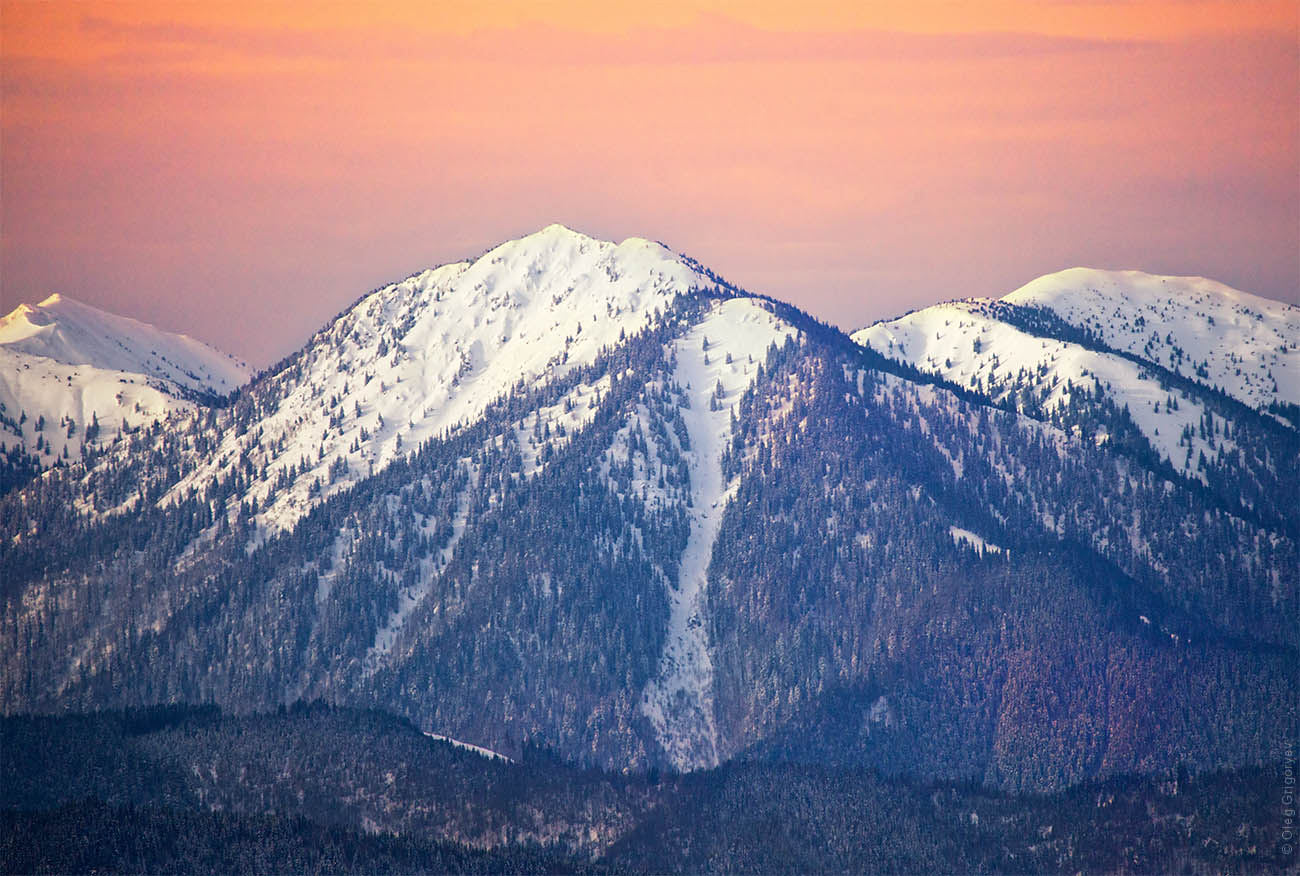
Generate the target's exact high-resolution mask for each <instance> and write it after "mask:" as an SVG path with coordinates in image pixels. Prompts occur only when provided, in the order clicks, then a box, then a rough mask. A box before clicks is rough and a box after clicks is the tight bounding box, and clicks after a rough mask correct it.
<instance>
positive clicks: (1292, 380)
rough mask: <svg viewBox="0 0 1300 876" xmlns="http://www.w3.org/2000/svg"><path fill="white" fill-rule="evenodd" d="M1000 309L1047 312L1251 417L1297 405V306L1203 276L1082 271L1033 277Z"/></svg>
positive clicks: (1299, 355) (1299, 319) (1299, 311)
mask: <svg viewBox="0 0 1300 876" xmlns="http://www.w3.org/2000/svg"><path fill="white" fill-rule="evenodd" d="M1002 300H1003V301H1005V302H1007V303H1009V304H1018V305H1022V306H1033V307H1042V308H1046V309H1048V310H1051V311H1053V312H1055V313H1056V314H1057V315H1058V316H1059V317H1061V318H1062V319H1064V320H1065V321H1066V322H1068V323H1070V324H1071V325H1074V326H1078V327H1080V328H1086V329H1088V330H1090V331H1091V332H1093V333H1094V334H1095V335H1097V336H1098V337H1099V338H1100V339H1101V340H1102V342H1103V343H1105V345H1106V346H1108V347H1111V348H1112V349H1115V350H1121V351H1123V352H1126V353H1131V354H1133V355H1135V356H1141V357H1142V358H1144V359H1147V360H1148V361H1151V362H1154V363H1156V364H1158V365H1160V366H1162V367H1164V368H1167V369H1169V370H1170V371H1173V372H1174V373H1176V374H1181V375H1183V376H1184V377H1188V378H1191V379H1194V380H1198V381H1200V382H1201V383H1204V384H1206V385H1207V386H1212V387H1217V388H1218V389H1220V390H1222V391H1223V392H1225V393H1227V394H1228V395H1230V396H1233V397H1234V398H1236V399H1237V400H1239V401H1241V402H1244V403H1245V404H1246V405H1248V406H1250V407H1252V408H1266V407H1268V405H1269V404H1270V403H1272V402H1274V401H1280V402H1284V403H1287V404H1300V307H1296V306H1294V305H1291V304H1284V303H1282V302H1280V301H1272V300H1270V299H1268V298H1260V297H1259V296H1257V295H1251V294H1249V293H1247V292H1241V291H1239V290H1237V289H1233V288H1231V287H1229V286H1225V285H1224V284H1222V283H1217V282H1215V281H1213V280H1206V279H1204V278H1202V277H1161V276H1155V275H1152V274H1144V273H1142V272H1140V271H1098V270H1091V269H1088V268H1071V269H1069V270H1067V271H1061V272H1059V273H1056V274H1049V275H1047V276H1045V277H1039V278H1038V279H1037V280H1034V281H1033V282H1031V283H1028V284H1026V285H1024V286H1022V287H1020V288H1019V289H1017V290H1016V291H1015V292H1012V293H1011V294H1010V295H1007V296H1006V297H1005V298H1003V299H1002Z"/></svg>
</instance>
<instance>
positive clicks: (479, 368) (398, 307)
mask: <svg viewBox="0 0 1300 876" xmlns="http://www.w3.org/2000/svg"><path fill="white" fill-rule="evenodd" d="M708 285H712V281H710V280H709V279H708V278H706V277H705V276H704V275H703V274H702V273H701V272H700V271H699V270H698V269H697V268H696V267H695V266H694V265H693V264H692V263H690V262H689V261H688V260H686V259H684V258H683V257H680V256H677V255H675V254H673V253H672V252H671V251H669V250H668V249H666V248H665V247H664V246H662V245H661V244H657V243H651V242H650V241H647V240H643V239H640V238H631V239H628V240H625V241H623V242H622V243H620V244H614V243H610V242H606V241H599V240H595V239H593V238H590V237H587V236H586V235H584V234H580V233H578V232H575V231H572V230H570V229H568V228H565V227H563V226H560V225H551V226H549V227H547V228H545V229H543V230H541V231H539V232H537V233H535V234H531V235H529V236H527V237H524V238H521V239H519V240H514V241H510V242H507V243H504V244H502V245H500V246H498V247H496V248H494V249H492V250H490V251H488V252H487V253H485V254H484V255H482V256H481V257H479V258H478V259H476V260H474V261H472V262H458V263H454V264H449V265H444V266H442V267H439V268H436V269H431V270H427V271H424V272H422V273H419V274H416V275H415V276H412V277H409V278H408V279H406V280H403V281H402V282H400V283H395V284H393V285H390V286H386V287H384V288H382V289H379V290H377V291H375V292H373V293H371V294H370V295H367V296H366V297H364V298H363V299H361V300H360V301H359V302H358V303H357V304H356V305H355V306H353V307H352V308H351V309H349V310H348V311H347V312H346V313H344V314H343V315H342V316H341V317H339V318H338V319H337V320H335V321H334V322H333V323H332V324H330V325H329V326H328V327H326V328H325V329H324V330H322V331H321V332H320V333H318V334H317V336H316V337H315V338H313V339H312V340H311V342H310V343H309V344H308V345H307V347H306V348H305V349H304V351H303V353H302V354H301V356H300V357H299V358H298V359H297V360H296V361H293V362H291V363H290V364H288V365H287V366H285V368H284V369H283V370H282V371H281V372H279V373H278V374H276V375H273V376H272V377H271V378H270V383H271V385H272V390H275V391H279V392H280V393H281V396H280V398H279V399H278V401H277V403H276V404H275V407H274V410H273V411H272V412H271V413H269V415H266V416H264V417H263V418H261V419H260V420H259V421H258V423H257V428H256V430H255V433H254V434H253V435H247V434H244V433H242V432H240V431H232V432H229V433H227V434H226V436H225V438H224V441H223V444H222V446H221V448H220V450H219V452H218V453H216V454H215V455H214V456H213V457H212V458H211V459H210V460H208V461H207V462H206V463H204V464H203V465H202V466H200V468H199V469H198V470H197V471H195V472H194V473H192V474H191V475H190V476H189V477H187V478H186V479H185V480H184V481H182V482H181V483H180V484H178V485H177V486H176V487H175V489H174V490H173V495H177V494H178V491H183V490H187V489H190V488H201V487H202V486H203V485H205V484H207V483H210V482H211V481H212V480H213V479H215V478H217V477H220V476H222V474H223V473H228V472H229V471H230V470H232V468H233V465H234V463H235V461H236V460H237V459H239V458H241V457H244V458H247V459H248V460H249V461H250V463H251V465H252V467H253V469H255V470H256V472H257V475H256V476H255V477H254V479H253V481H252V483H251V485H250V488H249V490H248V492H247V494H246V497H247V498H250V499H253V500H255V501H256V502H257V504H258V507H259V509H260V511H259V514H258V524H259V526H260V527H261V528H262V530H264V531H267V532H271V531H279V530H284V529H287V528H289V527H291V526H292V525H293V524H294V523H295V522H296V521H297V520H299V519H300V518H301V517H302V515H303V514H305V513H306V512H307V511H308V510H309V509H310V507H311V506H312V505H313V504H314V503H315V502H316V501H318V500H319V498H320V497H323V496H325V495H329V494H330V493H331V492H336V491H338V490H342V489H345V488H347V487H348V486H350V485H352V484H354V483H356V482H357V481H358V480H360V479H362V478H364V477H367V476H368V475H369V474H371V473H373V472H375V471H379V470H381V469H382V468H383V467H385V466H387V465H388V464H389V463H390V462H391V461H393V460H394V459H396V458H398V457H399V456H401V455H404V454H405V453H408V452H410V451H411V450H413V449H415V448H416V447H417V446H418V445H419V443H420V442H422V441H424V440H426V439H428V438H432V437H434V436H438V435H441V434H444V433H446V432H448V431H452V430H455V429H457V428H459V427H462V426H464V425H467V424H469V423H472V422H474V421H475V419H476V418H477V417H478V416H479V415H480V414H481V413H482V412H483V411H484V409H485V408H486V407H487V406H488V405H489V404H491V403H492V402H493V401H495V400H496V399H498V398H499V397H501V396H502V395H503V394H504V393H506V392H507V391H508V390H510V389H512V388H513V387H515V386H516V385H518V384H520V383H522V384H524V385H527V384H529V383H531V382H533V381H536V380H538V379H542V378H545V379H548V380H549V379H554V378H556V377H560V376H562V375H563V374H565V373H567V372H568V371H570V370H572V369H573V368H575V367H578V366H580V365H584V364H588V363H590V362H592V361H593V360H594V359H595V358H596V356H597V355H598V354H599V353H600V352H601V351H602V350H605V349H607V348H610V347H612V346H614V345H616V344H617V343H618V342H619V341H620V339H622V338H623V337H624V336H626V335H631V334H634V333H636V332H638V331H640V330H641V329H643V328H645V327H646V326H647V325H649V324H650V322H651V321H652V319H654V318H655V316H656V314H658V313H661V312H664V311H666V310H667V309H668V308H669V306H670V305H671V304H672V302H673V301H674V300H675V299H676V298H677V297H678V296H680V295H683V294H685V293H687V292H689V291H691V290H692V289H695V288H699V287H702V286H708ZM521 425H522V424H521ZM277 481H279V484H277ZM164 501H165V500H164Z"/></svg>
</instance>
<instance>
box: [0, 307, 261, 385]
mask: <svg viewBox="0 0 1300 876" xmlns="http://www.w3.org/2000/svg"><path fill="white" fill-rule="evenodd" d="M0 349H4V350H6V351H8V352H10V353H13V354H16V355H27V356H40V357H43V358H46V359H50V360H53V361H55V362H58V363H61V364H63V365H72V366H87V367H90V368H96V369H105V370H110V371H120V372H126V373H135V374H140V375H144V376H147V377H150V378H157V379H161V380H165V381H167V382H169V383H172V384H174V385H175V386H176V387H178V388H180V389H183V390H186V391H191V392H200V393H205V392H210V393H216V394H218V395H225V394H227V393H230V392H231V391H233V390H234V389H235V388H236V387H238V386H239V385H241V384H243V383H244V382H245V381H247V380H248V377H249V370H248V367H247V366H246V365H245V364H244V363H242V362H239V361H237V360H236V359H234V358H233V357H231V356H229V355H227V354H225V353H222V352H220V351H218V350H216V349H214V348H212V347H210V346H208V345H207V344H205V343H203V342H201V341H197V340H195V339H193V338H191V337H189V336H188V335H181V334H174V333H172V332H167V331H163V330H162V329H159V328H156V327H155V326H152V325H149V324H148V323H144V322H140V321H139V320H135V319H131V318H129V317H125V316H118V315H117V314H114V313H109V312H107V311H105V310H100V309H99V308H98V307H94V306H92V305H89V304H85V303H83V302H80V301H77V300H76V299H73V298H69V297H67V296H65V295H61V294H59V293H57V292H56V293H54V294H53V295H50V296H48V297H46V298H45V299H43V300H42V301H40V302H39V303H37V304H34V305H32V304H20V305H18V307H16V308H15V309H14V310H13V311H12V312H10V313H9V315H8V316H6V317H4V318H3V319H0Z"/></svg>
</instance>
